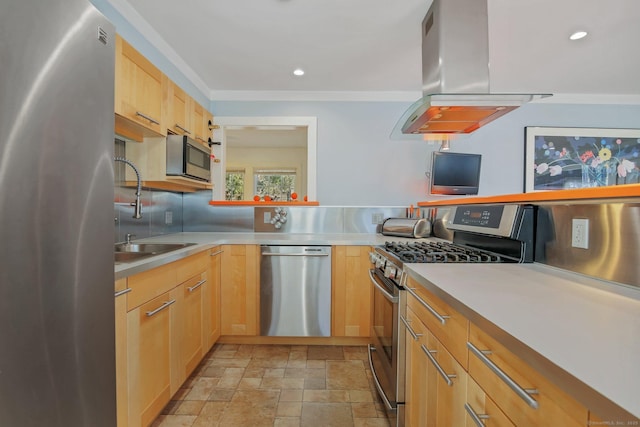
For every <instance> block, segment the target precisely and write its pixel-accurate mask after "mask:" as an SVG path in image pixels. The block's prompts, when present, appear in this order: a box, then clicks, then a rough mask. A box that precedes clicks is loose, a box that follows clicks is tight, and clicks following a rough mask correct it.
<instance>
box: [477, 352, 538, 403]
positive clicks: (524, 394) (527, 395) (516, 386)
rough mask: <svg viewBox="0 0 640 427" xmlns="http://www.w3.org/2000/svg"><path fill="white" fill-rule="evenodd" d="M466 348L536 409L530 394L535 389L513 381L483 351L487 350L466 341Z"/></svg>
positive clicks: (535, 392) (534, 401)
mask: <svg viewBox="0 0 640 427" xmlns="http://www.w3.org/2000/svg"><path fill="white" fill-rule="evenodd" d="M467 348H468V349H469V350H471V353H473V354H474V355H475V356H476V357H477V358H478V359H480V361H481V362H482V363H484V364H485V365H486V366H487V368H489V369H490V370H491V372H493V373H494V374H496V375H497V376H498V378H500V379H501V380H502V381H503V382H504V383H505V384H506V385H507V386H509V388H510V389H511V390H513V391H514V392H515V393H516V394H517V395H518V396H519V397H520V398H521V399H522V400H524V401H525V402H526V403H527V405H529V406H531V407H532V408H533V409H538V401H537V400H535V399H534V398H533V397H531V396H530V395H531V394H538V390H536V389H525V388H522V387H521V386H520V385H519V384H518V383H517V382H515V381H514V380H513V379H511V377H510V376H509V375H507V374H506V373H505V372H504V371H503V370H502V369H500V368H499V367H498V365H496V364H495V363H493V362H492V361H491V359H489V358H488V357H487V356H485V353H489V351H487V350H484V351H482V350H479V349H478V347H476V346H475V345H473V344H471V343H470V342H469V341H467Z"/></svg>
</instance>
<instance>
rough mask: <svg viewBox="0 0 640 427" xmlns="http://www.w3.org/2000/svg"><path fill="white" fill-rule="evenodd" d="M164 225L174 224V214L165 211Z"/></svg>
mask: <svg viewBox="0 0 640 427" xmlns="http://www.w3.org/2000/svg"><path fill="white" fill-rule="evenodd" d="M164 223H165V225H170V224H173V212H171V211H165V213H164Z"/></svg>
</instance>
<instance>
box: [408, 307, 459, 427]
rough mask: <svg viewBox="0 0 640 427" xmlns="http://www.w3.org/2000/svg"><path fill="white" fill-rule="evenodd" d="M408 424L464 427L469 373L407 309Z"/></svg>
mask: <svg viewBox="0 0 640 427" xmlns="http://www.w3.org/2000/svg"><path fill="white" fill-rule="evenodd" d="M405 320H406V322H407V324H408V327H407V337H406V339H407V341H406V342H407V343H409V344H407V346H408V351H407V359H406V362H407V376H406V379H405V387H406V388H405V390H406V395H405V422H406V425H407V426H408V427H411V426H415V427H425V426H426V427H431V426H433V427H438V426H464V425H465V410H464V405H465V402H466V393H467V373H466V371H465V370H464V369H463V368H462V366H460V364H459V363H458V362H457V361H456V360H455V359H454V357H453V356H452V355H451V354H450V353H449V352H448V351H447V349H446V348H445V347H444V346H443V345H442V344H441V343H440V341H438V339H437V338H436V337H435V336H434V335H433V334H432V333H431V332H430V331H429V329H427V327H426V326H425V325H424V323H422V321H421V320H420V318H419V317H418V316H416V315H415V313H413V312H412V311H411V309H409V308H408V309H407V313H406V317H405Z"/></svg>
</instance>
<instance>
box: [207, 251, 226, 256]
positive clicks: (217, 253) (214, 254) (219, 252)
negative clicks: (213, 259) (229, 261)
mask: <svg viewBox="0 0 640 427" xmlns="http://www.w3.org/2000/svg"><path fill="white" fill-rule="evenodd" d="M222 252H224V251H218V252H214V253H212V254H211V255H209V256H216V255H220V254H221V253H222Z"/></svg>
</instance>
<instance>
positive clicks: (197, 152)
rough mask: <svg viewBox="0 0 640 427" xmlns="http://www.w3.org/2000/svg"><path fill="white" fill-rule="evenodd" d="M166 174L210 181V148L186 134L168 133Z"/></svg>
mask: <svg viewBox="0 0 640 427" xmlns="http://www.w3.org/2000/svg"><path fill="white" fill-rule="evenodd" d="M167 175H174V176H176V175H177V176H184V177H187V178H193V179H198V180H200V181H206V182H210V181H211V152H210V150H208V149H207V148H205V147H204V146H202V145H201V144H199V143H198V142H196V141H194V140H193V139H191V138H189V137H188V136H186V135H168V136H167Z"/></svg>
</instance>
